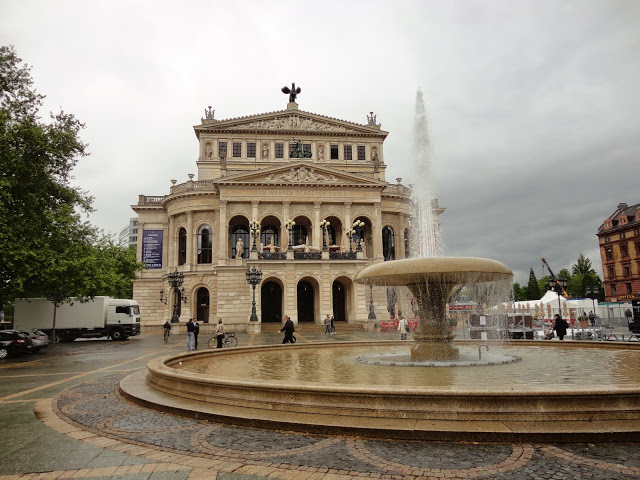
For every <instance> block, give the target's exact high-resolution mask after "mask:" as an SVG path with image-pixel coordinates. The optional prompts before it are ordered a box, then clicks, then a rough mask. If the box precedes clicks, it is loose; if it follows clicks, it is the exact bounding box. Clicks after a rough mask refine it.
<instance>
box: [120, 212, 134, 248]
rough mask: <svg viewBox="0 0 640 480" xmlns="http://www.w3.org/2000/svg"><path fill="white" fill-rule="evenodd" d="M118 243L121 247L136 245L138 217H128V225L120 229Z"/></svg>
mask: <svg viewBox="0 0 640 480" xmlns="http://www.w3.org/2000/svg"><path fill="white" fill-rule="evenodd" d="M118 245H120V246H121V247H131V246H134V247H137V245H138V218H137V217H133V218H130V219H129V225H127V226H126V227H124V228H123V229H122V230H120V234H119V235H118Z"/></svg>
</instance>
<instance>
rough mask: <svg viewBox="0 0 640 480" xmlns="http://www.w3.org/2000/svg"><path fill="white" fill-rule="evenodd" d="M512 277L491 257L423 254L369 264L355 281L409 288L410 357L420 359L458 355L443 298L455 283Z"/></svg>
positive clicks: (445, 359)
mask: <svg viewBox="0 0 640 480" xmlns="http://www.w3.org/2000/svg"><path fill="white" fill-rule="evenodd" d="M512 277H513V274H512V273H511V270H509V268H508V267H507V266H506V265H504V264H502V263H500V262H497V261H495V260H488V259H485V258H465V257H460V258H443V257H427V258H415V259H405V260H396V261H394V262H384V263H379V264H377V265H371V266H369V267H367V268H365V269H363V270H361V271H360V272H359V273H358V274H357V275H356V278H355V280H356V281H357V282H359V283H364V284H366V285H401V286H406V287H408V288H409V290H411V293H413V295H414V297H415V299H416V302H417V304H418V318H419V322H418V329H417V330H416V333H415V335H414V336H413V338H414V340H415V343H414V345H413V347H412V348H411V360H412V361H417V362H421V361H425V360H436V361H449V360H456V359H458V357H459V352H458V348H457V347H456V346H455V345H453V334H452V333H451V331H450V329H449V324H448V322H447V319H446V316H445V312H446V303H447V299H448V298H449V294H450V293H451V290H452V289H453V288H454V287H455V286H456V285H457V284H466V283H479V282H489V281H496V280H507V281H510V280H511V278H512Z"/></svg>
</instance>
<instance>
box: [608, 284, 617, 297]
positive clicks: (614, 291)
mask: <svg viewBox="0 0 640 480" xmlns="http://www.w3.org/2000/svg"><path fill="white" fill-rule="evenodd" d="M609 289H610V290H611V296H612V297H615V296H616V295H617V294H618V291H617V289H616V286H615V285H611V286H610V287H609Z"/></svg>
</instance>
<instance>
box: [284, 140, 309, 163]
mask: <svg viewBox="0 0 640 480" xmlns="http://www.w3.org/2000/svg"><path fill="white" fill-rule="evenodd" d="M289 158H311V152H305V151H304V147H303V146H302V142H301V141H300V140H297V141H296V140H295V139H294V140H293V145H292V146H291V148H290V150H289Z"/></svg>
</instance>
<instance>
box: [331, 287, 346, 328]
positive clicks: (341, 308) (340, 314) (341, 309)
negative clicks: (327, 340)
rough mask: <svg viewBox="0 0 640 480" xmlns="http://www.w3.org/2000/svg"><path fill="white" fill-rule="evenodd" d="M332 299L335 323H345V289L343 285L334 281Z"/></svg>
mask: <svg viewBox="0 0 640 480" xmlns="http://www.w3.org/2000/svg"><path fill="white" fill-rule="evenodd" d="M331 291H332V297H333V317H334V321H336V322H345V321H346V320H347V309H346V289H345V288H344V285H343V284H342V283H341V282H339V281H338V280H335V281H334V282H333V285H332V289H331Z"/></svg>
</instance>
